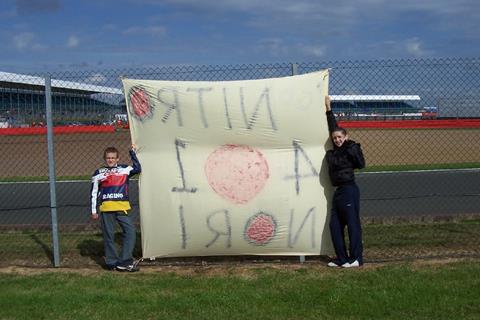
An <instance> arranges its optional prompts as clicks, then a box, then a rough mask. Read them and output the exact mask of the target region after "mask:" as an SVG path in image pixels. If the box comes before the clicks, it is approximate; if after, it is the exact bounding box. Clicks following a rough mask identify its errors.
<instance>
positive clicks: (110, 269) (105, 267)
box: [103, 264, 117, 271]
mask: <svg viewBox="0 0 480 320" xmlns="http://www.w3.org/2000/svg"><path fill="white" fill-rule="evenodd" d="M103 268H104V269H105V270H109V271H114V270H115V269H117V266H116V265H114V264H106V265H104V266H103Z"/></svg>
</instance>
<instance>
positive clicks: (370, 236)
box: [0, 218, 480, 267]
mask: <svg viewBox="0 0 480 320" xmlns="http://www.w3.org/2000/svg"><path fill="white" fill-rule="evenodd" d="M62 227H63V231H61V232H60V236H59V238H60V256H61V259H62V261H61V264H62V266H87V265H96V266H97V267H98V265H99V264H102V255H103V242H102V236H101V233H100V231H99V230H98V229H96V230H90V231H72V230H70V231H69V230H66V229H65V228H64V227H65V226H62ZM117 238H119V237H117ZM479 240H480V219H478V218H476V219H472V218H469V219H464V220H460V221H453V222H452V221H450V222H428V223H421V222H419V223H406V222H403V223H392V224H373V223H368V224H364V225H363V243H364V258H365V261H366V262H376V261H392V260H406V259H412V258H428V257H455V256H477V257H478V256H480V241H479ZM51 248H52V240H51V235H50V231H49V230H48V229H47V230H45V229H44V230H38V229H30V230H17V231H12V230H10V231H8V230H3V231H2V232H1V233H0V261H3V263H1V264H2V265H28V266H51V265H52V262H51V261H52V249H51ZM134 254H135V256H137V257H141V248H140V234H138V239H137V247H136V248H135V252H134Z"/></svg>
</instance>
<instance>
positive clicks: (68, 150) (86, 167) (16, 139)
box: [0, 129, 480, 177]
mask: <svg viewBox="0 0 480 320" xmlns="http://www.w3.org/2000/svg"><path fill="white" fill-rule="evenodd" d="M349 134H350V136H351V138H352V139H354V140H357V141H359V142H360V143H361V144H362V148H363V150H364V153H365V158H366V160H367V164H368V166H374V165H404V164H443V163H462V162H478V159H480V148H473V147H472V143H471V141H478V140H480V129H383V130H378V129H351V130H349ZM465 137H468V139H465ZM130 141H131V139H130V132H129V131H127V130H121V131H117V132H112V133H108V132H107V133H78V134H58V135H55V137H54V149H55V163H56V174H57V176H82V175H86V176H89V175H91V174H92V172H93V170H95V168H97V167H99V166H100V165H102V162H103V161H102V154H103V150H104V149H105V148H106V147H108V146H115V147H117V148H118V149H119V150H120V158H121V159H122V160H124V161H126V162H129V156H128V153H127V150H128V148H129V146H130V143H131V142H130ZM0 146H1V147H2V153H1V154H0V162H1V163H2V166H1V168H0V177H15V176H22V177H24V176H34V177H38V176H47V175H48V162H47V140H46V137H45V136H40V135H38V136H0Z"/></svg>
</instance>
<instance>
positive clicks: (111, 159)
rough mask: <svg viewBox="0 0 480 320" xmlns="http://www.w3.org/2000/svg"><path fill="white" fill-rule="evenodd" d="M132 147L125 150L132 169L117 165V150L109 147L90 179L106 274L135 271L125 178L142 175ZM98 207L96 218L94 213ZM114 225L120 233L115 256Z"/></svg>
mask: <svg viewBox="0 0 480 320" xmlns="http://www.w3.org/2000/svg"><path fill="white" fill-rule="evenodd" d="M135 150H136V147H135V145H133V144H132V148H131V149H130V150H129V153H130V157H131V159H132V166H128V165H123V164H118V162H119V160H120V157H119V153H118V150H117V149H116V148H114V147H109V148H107V149H105V151H104V152H103V159H104V160H105V166H104V167H102V168H100V169H98V170H96V171H95V173H94V174H93V176H92V190H91V200H92V206H91V208H92V216H91V217H92V219H93V220H98V218H99V217H101V222H102V233H103V241H104V250H105V263H106V268H107V269H109V270H118V271H127V272H135V271H138V270H139V269H138V268H137V266H136V265H134V263H133V256H132V254H133V249H134V247H135V238H136V230H135V226H134V224H133V221H132V217H131V216H130V215H129V214H128V210H130V209H131V207H130V202H129V201H128V182H129V178H130V177H132V176H133V175H135V174H137V173H140V172H141V171H142V169H141V166H140V162H138V159H137V156H136V154H135ZM97 205H99V206H100V208H99V209H100V214H98V213H97ZM115 222H117V223H118V224H119V225H120V227H121V229H122V241H123V243H122V248H121V253H120V255H118V253H117V250H116V247H115Z"/></svg>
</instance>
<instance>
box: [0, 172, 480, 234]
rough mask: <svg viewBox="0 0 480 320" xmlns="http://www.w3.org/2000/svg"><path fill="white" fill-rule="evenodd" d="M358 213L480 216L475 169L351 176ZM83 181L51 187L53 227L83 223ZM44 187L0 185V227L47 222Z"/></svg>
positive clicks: (479, 175)
mask: <svg viewBox="0 0 480 320" xmlns="http://www.w3.org/2000/svg"><path fill="white" fill-rule="evenodd" d="M357 183H358V185H359V186H360V190H361V206H362V207H361V214H362V216H363V217H369V218H377V217H378V218H395V217H405V218H409V217H410V218H412V217H413V218H416V217H439V216H450V217H454V216H457V215H465V214H479V213H480V170H479V169H465V170H436V171H415V172H381V173H362V174H357ZM130 187H131V188H130V198H131V203H132V205H133V210H132V214H133V215H134V216H135V217H136V218H137V219H138V185H137V182H136V181H131V185H130ZM89 190H90V183H89V182H85V181H83V182H79V181H70V182H69V181H65V182H58V183H57V216H58V223H59V224H60V225H63V224H80V225H82V224H88V223H92V222H91V221H90V219H89V214H90V209H89ZM49 203H50V193H49V184H48V183H47V182H29V183H3V184H0V225H4V226H5V225H17V226H20V225H38V224H45V225H48V224H50V223H51V215H50V212H51V210H50V204H49Z"/></svg>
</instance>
